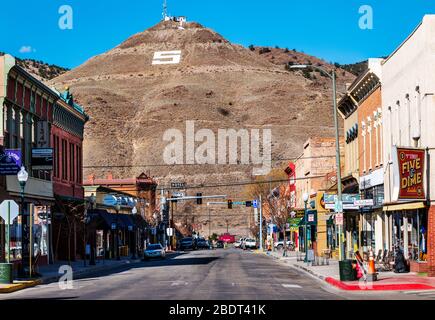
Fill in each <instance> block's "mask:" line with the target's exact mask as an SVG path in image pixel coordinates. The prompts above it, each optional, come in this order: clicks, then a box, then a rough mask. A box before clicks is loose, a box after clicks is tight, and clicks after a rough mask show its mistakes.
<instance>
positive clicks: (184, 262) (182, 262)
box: [144, 257, 219, 267]
mask: <svg viewBox="0 0 435 320" xmlns="http://www.w3.org/2000/svg"><path fill="white" fill-rule="evenodd" d="M217 259H219V258H218V257H197V258H184V259H169V260H168V259H166V260H150V261H146V262H145V263H144V267H163V266H168V267H170V266H188V265H201V264H209V263H211V262H213V261H215V260H217Z"/></svg>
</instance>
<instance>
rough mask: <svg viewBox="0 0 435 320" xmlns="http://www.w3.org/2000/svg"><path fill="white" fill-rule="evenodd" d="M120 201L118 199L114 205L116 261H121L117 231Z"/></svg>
mask: <svg viewBox="0 0 435 320" xmlns="http://www.w3.org/2000/svg"><path fill="white" fill-rule="evenodd" d="M120 201H121V199H120V198H119V199H118V202H117V203H116V205H115V210H116V237H115V239H116V246H115V249H116V253H115V255H116V260H121V257H120V254H119V229H118V224H119V211H120V210H121V205H120ZM115 239H114V240H115Z"/></svg>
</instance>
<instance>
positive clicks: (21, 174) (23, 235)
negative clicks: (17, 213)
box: [17, 166, 32, 276]
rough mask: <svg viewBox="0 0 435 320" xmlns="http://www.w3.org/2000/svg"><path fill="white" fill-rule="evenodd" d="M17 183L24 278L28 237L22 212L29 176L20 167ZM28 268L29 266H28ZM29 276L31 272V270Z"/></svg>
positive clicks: (23, 212) (25, 218) (24, 215)
mask: <svg viewBox="0 0 435 320" xmlns="http://www.w3.org/2000/svg"><path fill="white" fill-rule="evenodd" d="M17 178H18V182H19V183H20V187H21V266H22V272H23V276H25V266H26V264H27V262H28V260H27V258H28V257H27V246H28V240H29V238H28V236H27V217H26V213H25V210H24V188H25V187H26V182H27V180H28V179H29V174H28V173H27V171H26V168H25V167H24V166H21V170H20V171H19V172H18V174H17ZM29 268H31V266H30V265H29ZM29 270H30V274H31V272H32V270H31V269H29Z"/></svg>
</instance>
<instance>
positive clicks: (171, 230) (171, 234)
mask: <svg viewBox="0 0 435 320" xmlns="http://www.w3.org/2000/svg"><path fill="white" fill-rule="evenodd" d="M166 235H167V236H168V237H172V236H173V235H174V229H173V228H166Z"/></svg>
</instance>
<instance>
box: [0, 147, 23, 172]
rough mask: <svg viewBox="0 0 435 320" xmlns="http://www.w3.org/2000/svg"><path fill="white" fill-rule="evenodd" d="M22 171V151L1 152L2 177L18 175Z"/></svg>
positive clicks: (7, 150)
mask: <svg viewBox="0 0 435 320" xmlns="http://www.w3.org/2000/svg"><path fill="white" fill-rule="evenodd" d="M20 169H21V150H12V149H5V150H4V149H2V150H0V176H9V175H16V174H17V173H18V172H19V171H20Z"/></svg>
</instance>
